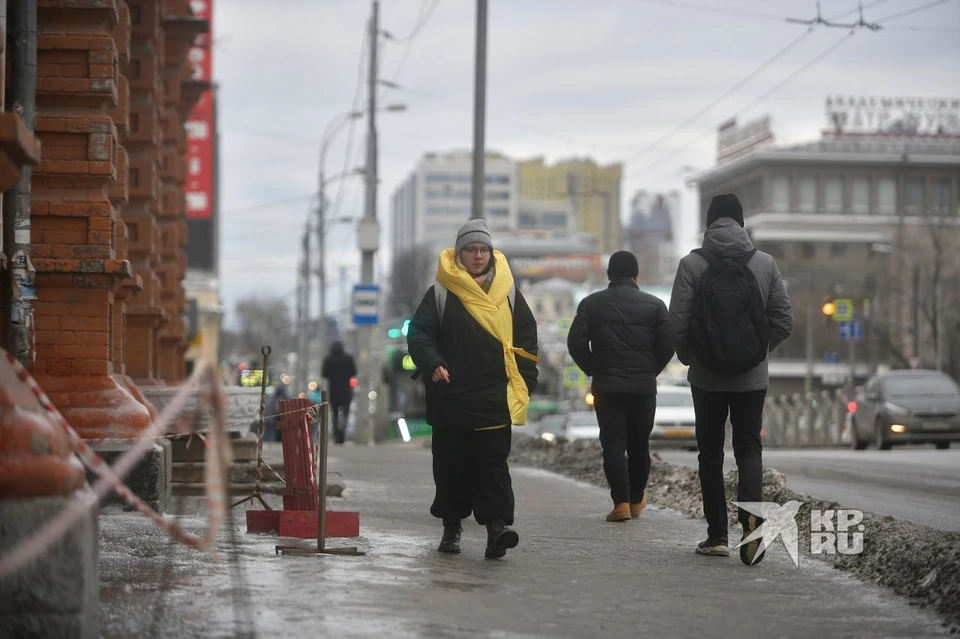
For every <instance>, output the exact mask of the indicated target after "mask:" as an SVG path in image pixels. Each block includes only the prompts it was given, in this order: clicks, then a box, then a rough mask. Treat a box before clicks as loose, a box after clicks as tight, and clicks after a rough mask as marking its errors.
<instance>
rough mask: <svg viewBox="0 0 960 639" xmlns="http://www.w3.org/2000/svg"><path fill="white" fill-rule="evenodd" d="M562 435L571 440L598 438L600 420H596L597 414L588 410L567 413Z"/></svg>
mask: <svg viewBox="0 0 960 639" xmlns="http://www.w3.org/2000/svg"><path fill="white" fill-rule="evenodd" d="M563 436H564V437H566V438H567V439H569V440H571V441H572V440H574V439H600V422H598V421H597V414H596V413H595V412H593V411H590V410H585V411H577V412H575V413H568V414H567V421H566V424H564V428H563Z"/></svg>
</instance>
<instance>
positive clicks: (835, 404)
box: [763, 389, 850, 447]
mask: <svg viewBox="0 0 960 639" xmlns="http://www.w3.org/2000/svg"><path fill="white" fill-rule="evenodd" d="M849 403H850V398H849V397H848V396H847V393H846V392H845V391H844V390H842V389H838V390H836V391H834V392H832V393H831V392H830V391H826V390H824V391H820V392H819V393H806V394H800V393H794V394H793V395H780V396H778V397H767V399H766V405H765V406H764V413H763V422H764V423H763V430H764V446H811V447H815V446H842V445H845V444H849V443H850V433H849V432H848V429H847V417H848V415H847V414H848V412H849V411H848V408H847V407H848V405H849Z"/></svg>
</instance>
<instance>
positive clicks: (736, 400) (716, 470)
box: [669, 193, 793, 565]
mask: <svg viewBox="0 0 960 639" xmlns="http://www.w3.org/2000/svg"><path fill="white" fill-rule="evenodd" d="M669 324H670V332H671V334H672V335H673V341H674V347H675V348H676V351H677V357H678V358H679V359H680V361H681V362H683V363H684V364H687V365H688V366H689V371H688V374H687V379H688V380H689V382H690V386H691V390H692V391H693V402H694V409H695V410H696V420H697V424H696V431H697V445H698V447H699V449H700V455H699V464H700V489H701V491H702V493H703V512H704V515H705V517H706V519H707V539H706V540H705V541H703V542H701V543H700V544H699V545H698V546H697V553H698V554H701V555H708V556H721V557H728V556H729V555H730V548H729V546H728V536H727V500H726V494H725V491H724V484H723V443H724V435H725V428H726V422H727V416H728V415H729V417H730V423H731V426H732V427H733V451H734V456H735V457H736V460H737V469H738V471H739V476H740V477H739V487H738V490H737V499H738V501H740V502H760V501H762V499H763V494H762V489H763V461H762V445H761V441H760V427H761V424H762V420H763V405H764V399H765V398H766V393H767V386H768V383H769V372H768V368H767V357H768V355H769V352H770V351H772V350H773V349H774V348H776V347H777V346H778V345H779V344H780V343H781V342H782V341H783V340H785V339H786V338H787V337H788V336H789V335H790V333H791V331H792V330H793V310H792V308H791V306H790V300H789V298H788V297H787V292H786V289H785V288H784V285H783V277H782V276H781V274H780V269H779V268H778V267H777V264H776V262H775V261H774V259H773V257H771V256H770V255H768V254H767V253H764V252H762V251H758V250H757V249H756V248H755V247H754V246H753V243H752V242H751V240H750V237H749V236H748V235H747V232H746V230H745V229H744V228H743V207H742V205H741V204H740V200H739V199H738V198H737V196H736V195H734V194H732V193H729V194H725V195H718V196H716V197H714V198H713V200H712V201H711V203H710V208H709V209H708V210H707V223H706V232H704V234H703V248H701V249H696V250H694V251H693V252H691V253H690V254H689V255H687V256H685V257H684V258H683V259H682V260H680V266H679V268H678V269H677V276H676V280H675V282H674V284H673V294H672V295H671V298H670V319H669ZM737 518H738V520H739V522H740V524H741V526H742V527H743V534H742V537H741V543H740V544H738V545H737V546H736V548H739V550H740V559H741V561H742V562H743V563H745V564H747V565H752V564H754V563H757V562H759V561H760V560H761V559H762V557H763V553H762V551H761V538H760V534H762V532H763V531H762V530H761V531H760V534H757V535H755V534H754V533H755V532H756V531H757V529H758V528H760V526H761V525H762V524H763V521H762V520H761V519H760V518H759V517H757V516H756V515H754V514H751V513H749V512H747V511H745V510H744V509H742V508H739V509H738V514H737ZM748 538H750V539H749V540H748Z"/></svg>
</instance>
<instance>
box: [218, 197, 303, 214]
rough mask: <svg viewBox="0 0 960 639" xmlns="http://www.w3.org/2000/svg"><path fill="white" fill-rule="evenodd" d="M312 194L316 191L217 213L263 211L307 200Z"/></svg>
mask: <svg viewBox="0 0 960 639" xmlns="http://www.w3.org/2000/svg"><path fill="white" fill-rule="evenodd" d="M314 196H316V193H306V194H304V195H297V196H294V197H288V198H285V199H283V200H273V201H271V202H264V203H263V204H251V205H250V206H241V207H239V208H235V209H226V210H225V211H219V214H220V215H228V214H234V213H247V212H251V211H263V210H264V209H274V208H277V207H280V206H286V205H287V204H293V203H295V202H303V201H304V200H309V199H310V198H312V197H314Z"/></svg>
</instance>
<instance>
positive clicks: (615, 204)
mask: <svg viewBox="0 0 960 639" xmlns="http://www.w3.org/2000/svg"><path fill="white" fill-rule="evenodd" d="M622 177H623V165H622V164H619V163H616V164H609V165H607V166H600V165H598V164H597V163H596V162H594V161H593V160H591V159H589V158H575V159H570V160H563V161H561V162H557V163H556V164H554V165H547V164H546V163H545V162H544V159H543V158H534V159H531V160H527V161H525V162H521V163H520V193H521V194H522V196H523V197H524V198H525V200H528V201H542V202H554V203H568V204H569V206H570V208H571V209H572V211H573V215H574V218H575V223H576V226H575V228H576V230H577V232H579V233H586V234H589V235H592V236H593V237H594V238H596V245H597V248H598V250H599V251H600V252H602V253H607V254H609V253H613V252H614V251H618V250H620V248H622V246H621V229H620V226H621V225H620V181H621V178H622Z"/></svg>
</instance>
